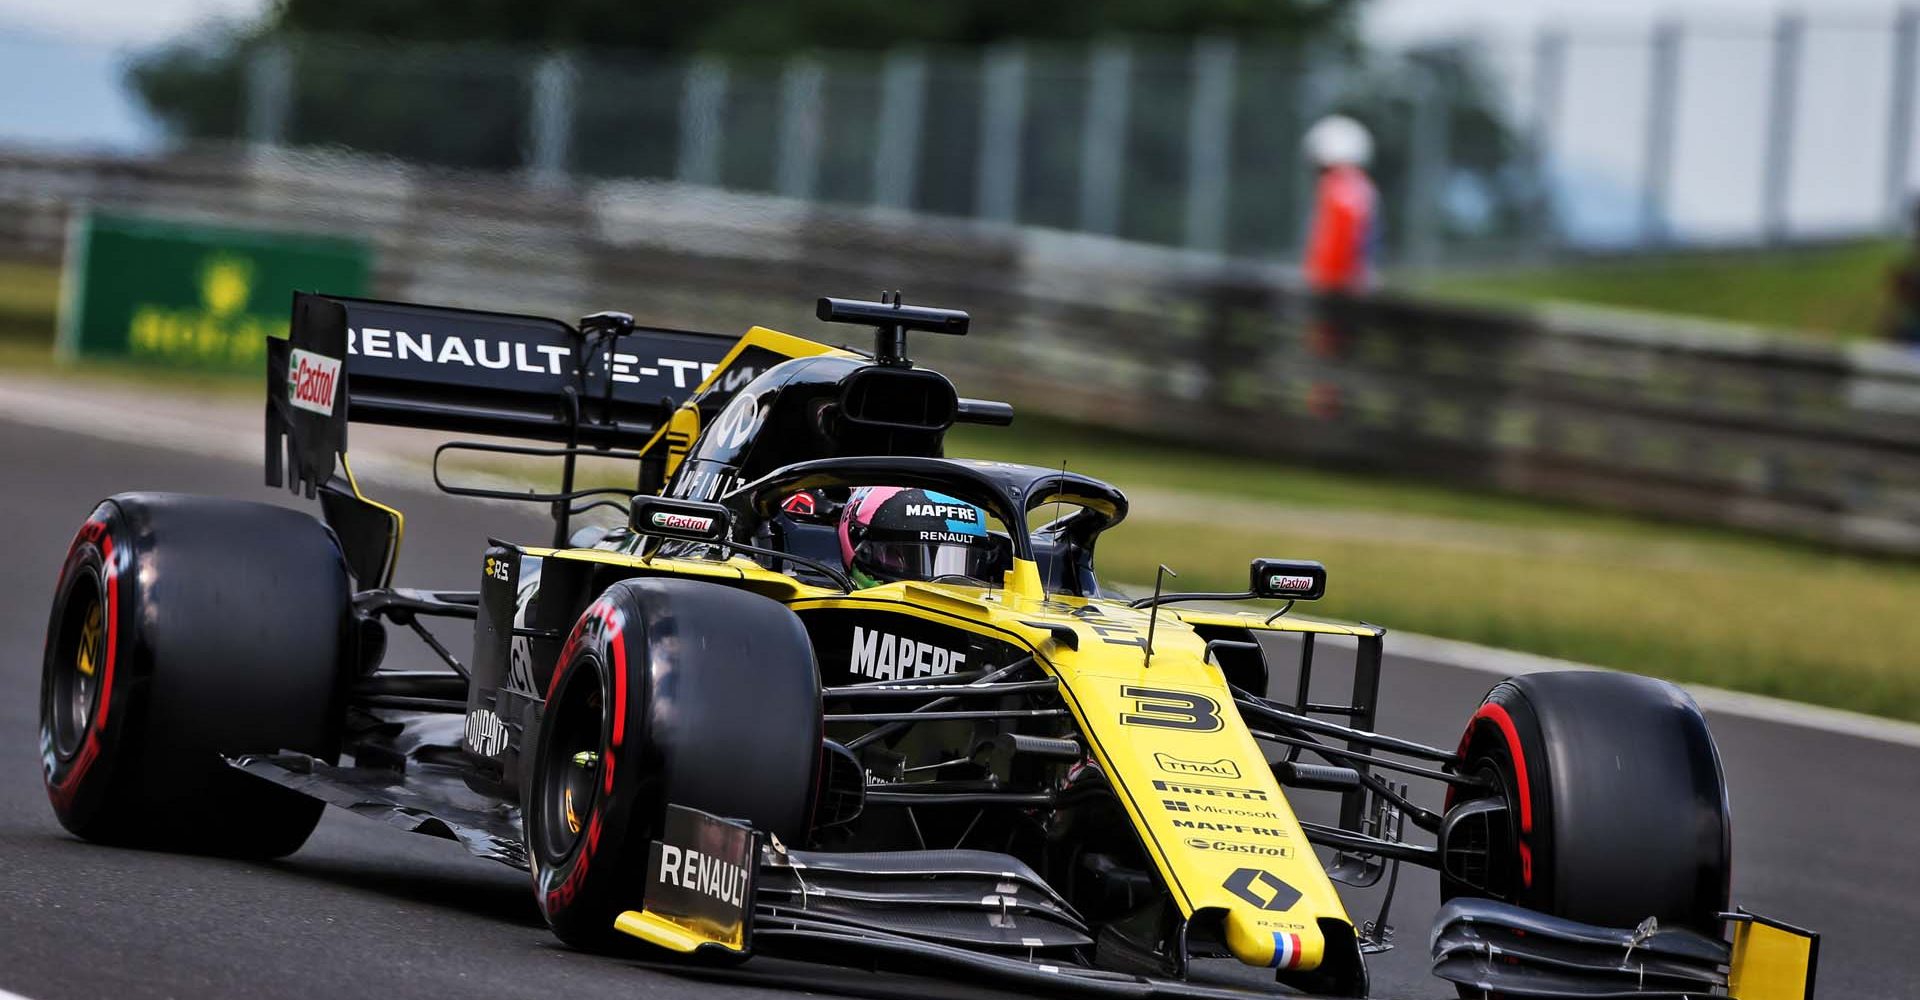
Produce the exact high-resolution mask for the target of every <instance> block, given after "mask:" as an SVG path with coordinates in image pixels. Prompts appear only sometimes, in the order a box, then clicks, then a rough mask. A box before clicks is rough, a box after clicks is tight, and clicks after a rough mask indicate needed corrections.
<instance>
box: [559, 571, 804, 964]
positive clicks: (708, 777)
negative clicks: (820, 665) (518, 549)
mask: <svg viewBox="0 0 1920 1000" xmlns="http://www.w3.org/2000/svg"><path fill="white" fill-rule="evenodd" d="M821 724H822V723H821V716H820V681H819V673H818V671H817V669H816V667H815V665H814V660H813V647H812V644H811V643H810V642H809V641H808V638H807V632H806V629H805V628H804V627H803V626H802V625H801V624H800V619H799V618H798V617H797V616H795V615H794V614H793V612H791V611H789V610H787V609H786V607H784V606H782V605H781V604H780V603H778V602H776V601H773V600H769V599H768V598H765V597H761V596H759V595H757V594H752V593H748V592H746V591H743V590H736V589H734V588H732V587H726V586H722V585H720V584H714V583H704V582H701V581H696V580H662V579H640V580H626V581H622V582H620V583H616V584H614V585H613V586H611V587H608V588H607V589H606V591H604V592H603V593H602V594H601V595H600V597H599V598H598V599H597V600H595V601H594V603H593V604H592V605H591V606H589V607H588V608H587V610H586V611H585V612H584V613H582V615H581V616H580V618H579V620H578V621H577V622H576V623H575V625H574V627H573V631H572V633H571V634H570V635H569V636H568V638H567V641H566V645H565V646H564V648H563V649H562V651H561V654H560V657H559V660H558V666H557V667H556V668H555V670H554V673H553V678H552V680H551V681H550V682H549V687H548V691H547V701H546V706H545V708H544V709H543V711H542V714H541V717H540V721H539V723H538V726H537V734H536V735H535V738H534V741H533V745H534V748H535V749H534V753H533V756H532V761H531V763H530V764H529V765H528V766H527V768H526V769H525V772H524V775H525V781H526V789H525V794H524V797H523V798H522V802H523V803H524V807H523V814H524V816H525V831H526V840H527V856H528V859H529V861H530V862H531V865H532V868H533V877H534V891H535V894H536V895H537V897H538V900H539V904H540V909H541V911H542V912H543V913H545V914H546V918H547V923H548V925H550V926H551V927H552V928H553V931H554V933H555V934H557V935H559V937H560V939H561V940H562V941H565V942H566V943H567V944H569V945H572V946H574V947H576V948H582V949H586V950H594V951H609V950H617V949H622V948H625V947H626V946H628V945H638V944H639V942H638V941H636V940H635V939H633V938H630V937H627V936H626V935H624V934H621V933H619V932H617V931H615V930H614V928H613V922H614V918H615V917H617V916H619V915H620V913H622V912H623V911H626V910H637V909H639V908H640V907H641V905H642V900H641V898H640V895H641V893H640V889H639V887H640V886H642V885H643V884H644V882H643V880H642V878H641V873H642V869H643V868H644V867H645V865H646V860H647V847H648V842H649V841H650V840H652V839H654V838H655V837H657V836H658V835H659V833H660V830H661V826H662V823H663V822H664V820H665V816H666V809H667V805H668V803H673V804H676V805H682V806H690V807H692V808H695V809H700V810H704V811H706V812H709V813H712V814H714V815H716V816H721V817H726V818H730V819H739V820H746V821H749V822H751V823H752V824H753V828H754V829H755V830H759V831H762V832H767V833H772V834H774V835H776V836H779V837H781V838H782V839H785V840H787V841H789V842H793V843H801V842H803V841H804V839H805V836H806V833H807V828H808V826H809V824H810V823H811V820H812V811H813V805H814V798H815V792H814V787H815V776H816V770H817V768H818V766H819V760H820V754H821Z"/></svg>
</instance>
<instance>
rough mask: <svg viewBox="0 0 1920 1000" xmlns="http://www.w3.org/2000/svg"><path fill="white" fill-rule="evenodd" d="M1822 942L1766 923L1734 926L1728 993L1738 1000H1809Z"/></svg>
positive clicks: (1756, 922)
mask: <svg viewBox="0 0 1920 1000" xmlns="http://www.w3.org/2000/svg"><path fill="white" fill-rule="evenodd" d="M1819 948H1820V938H1819V936H1818V935H1815V934H1810V933H1808V932H1806V931H1802V930H1798V929H1796V928H1789V927H1783V926H1781V925H1778V924H1775V923H1771V922H1769V921H1766V920H1759V919H1753V920H1743V921H1741V922H1739V923H1736V924H1734V925H1733V971H1732V972H1731V973H1730V974H1729V975H1728V976H1727V993H1728V995H1729V996H1732V997H1734V998H1735V1000H1810V998H1811V997H1812V996H1813V967H1814V960H1815V957H1816V956H1817V954H1818V953H1819Z"/></svg>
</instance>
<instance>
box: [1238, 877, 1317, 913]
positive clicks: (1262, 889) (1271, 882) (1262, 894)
mask: <svg viewBox="0 0 1920 1000" xmlns="http://www.w3.org/2000/svg"><path fill="white" fill-rule="evenodd" d="M1220 888H1222V889H1225V890H1227V891H1228V892H1230V893H1233V894H1234V895H1236V896H1238V897H1240V898H1241V899H1244V900H1246V901H1247V902H1249V903H1252V904H1253V905H1255V906H1258V907H1259V908H1261V909H1263V910H1272V911H1274V912H1281V911H1285V910H1291V909H1293V904H1295V903H1298V902H1299V901H1300V890H1298V889H1295V888H1294V887H1293V886H1290V885H1288V884H1287V883H1286V882H1285V881H1284V880H1282V879H1281V878H1280V876H1278V875H1275V874H1273V873H1272V872H1269V871H1266V870H1264V869H1260V868H1240V869H1236V870H1235V871H1234V873H1233V874H1231V875H1229V876H1227V880H1226V881H1225V882H1222V883H1220Z"/></svg>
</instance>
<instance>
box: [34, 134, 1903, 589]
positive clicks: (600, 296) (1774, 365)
mask: <svg viewBox="0 0 1920 1000" xmlns="http://www.w3.org/2000/svg"><path fill="white" fill-rule="evenodd" d="M86 205H101V206H110V207H113V208H115V209H119V210H131V211H138V212H145V213H149V214H154V215H159V216H165V217H172V218H184V219H190V220H198V221H204V222H213V223H219V224H225V225H238V226H251V227H264V228H285V229H296V230H306V231H316V232H333V233H348V234H352V235H357V236H361V237H363V238H366V239H369V240H370V241H371V242H372V243H373V244H374V245H375V247H376V249H377V265H376V272H375V290H376V294H379V295H382V296H385V297H391V298H400V299H414V300H419V301H428V302H446V303H457V304H461V305H468V306H473V307H478V308H496V309H507V310H514V311H522V312H535V313H546V314H551V315H558V316H568V315H574V314H579V313H585V312H588V311H592V310H594V309H598V308H603V307H617V308H620V309H624V310H628V311H631V312H633V313H635V314H636V315H640V316H644V317H645V318H646V319H647V320H648V321H649V322H653V323H658V324H662V325H669V326H672V325H679V326H686V327H693V328H704V329H728V328H733V327H739V328H742V329H744V328H745V327H746V326H747V325H750V324H753V323H764V324H767V325H771V326H776V327H784V328H788V329H792V330H794V331H795V332H800V333H804V334H810V335H815V336H820V337H822V338H826V339H830V340H831V339H833V338H835V337H836V336H837V335H836V334H835V332H834V331H833V329H832V328H829V327H824V326H820V325H817V324H816V321H815V320H814V319H813V318H812V316H811V315H810V310H811V304H812V301H813V298H814V297H815V296H816V295H819V294H822V293H827V292H833V293H843V294H857V293H866V292H871V291H877V290H879V289H881V288H893V287H901V288H905V289H907V291H908V292H909V295H910V297H912V298H913V299H915V300H917V301H921V302H939V303H942V304H953V305H961V306H965V307H966V308H968V309H969V310H970V311H972V313H973V314H974V316H975V328H976V329H977V330H979V331H980V334H981V335H980V336H976V337H971V338H967V340H965V341H960V342H953V343H934V342H932V341H933V340H934V338H928V339H927V340H926V341H923V342H920V343H917V344H916V351H917V352H924V353H925V358H924V360H927V361H930V362H935V363H937V364H939V365H940V366H941V367H943V368H944V369H946V370H947V371H949V372H950V373H951V374H953V375H954V376H955V378H956V381H958V382H960V383H961V384H962V385H963V387H965V389H966V391H967V392H969V393H973V394H982V395H993V396H997V397H1000V398H1005V399H1009V400H1011V401H1012V402H1014V403H1015V404H1016V405H1018V406H1019V407H1021V408H1022V409H1023V410H1024V411H1026V412H1032V413H1040V414H1045V415H1049V416H1054V417H1059V418H1063V419H1071V420H1077V421H1085V422H1089V423H1093V424H1097V425H1101V426H1106V427H1111V428H1114V429H1116V430H1124V431H1128V432H1133V433H1138V434H1142V435H1147V436H1151V437H1156V438H1161V439H1166V440H1173V441H1179V442H1186V443H1194V444H1200V445H1205V446H1209V447H1216V448H1224V449H1232V450H1234V451H1237V452H1242V453H1246V454H1250V455H1255V456H1272V457H1284V458H1290V459H1296V460H1301V459H1304V460H1308V461H1314V462H1321V463H1326V464H1329V465H1337V466H1342V467H1349V468H1367V469H1379V470H1388V471H1396V472H1404V473H1409V474H1414V475H1420V476H1427V477H1435V478H1439V479H1444V480H1447V481H1452V482H1460V483H1469V484H1475V485H1481V486H1489V487H1494V488H1498V489H1502V490H1509V491H1513V492H1518V493H1523V494H1529V495H1536V496H1547V497H1556V498H1564V499H1569V500H1575V501H1579V502H1584V503H1592V504H1597V505H1601V506H1612V507H1620V508H1626V509H1633V510H1639V511H1644V512H1651V513H1655V514H1660V515H1666V516H1672V517H1676V518H1683V519H1687V520H1694V521H1702V522H1709V523H1720V524H1729V525H1735V526H1740V527H1746V528H1752V529H1757V530H1763V531H1769V532H1778V533H1784V534H1791V535H1797V536H1804V537H1808V538H1812V539H1816V540H1819V541H1823V542H1828V543H1833V544H1839V545H1844V546H1848V547H1855V548H1862V549H1869V550H1878V551H1889V552H1898V553H1920V360H1916V359H1915V358H1914V357H1912V356H1909V355H1908V354H1906V353H1904V352H1899V351H1895V350H1892V349H1887V348H1881V347H1877V346H1854V347H1841V346H1835V345H1832V344H1827V343H1822V342H1816V341H1811V340H1804V339H1799V338H1793V337H1789V336H1782V335H1777V334H1769V333H1765V332H1761V331H1755V330H1748V329H1734V328H1727V327H1719V326H1715V325H1711V324H1705V323H1697V322H1683V321H1673V320H1668V319H1664V318H1658V317H1638V316H1631V317H1629V316H1623V315H1622V314H1619V313H1601V312H1586V311H1573V310H1544V311H1533V312H1525V311H1511V310H1496V309H1489V308H1476V307H1464V306H1456V305H1446V304H1437V303H1434V302H1429V301H1424V300H1416V299H1411V298H1404V297H1399V296H1394V295H1381V296H1376V297H1369V298H1364V299H1353V300H1338V301H1318V302H1316V301H1312V300H1310V299H1309V298H1308V297H1306V296H1304V295H1303V294H1302V293H1301V292H1300V291H1299V289H1298V287H1297V286H1296V285H1295V284H1294V283H1293V281H1292V279H1291V277H1290V275H1289V274H1288V273H1287V272H1285V271H1284V270H1282V269H1280V268H1277V267H1272V266H1265V265H1258V264H1250V263H1247V262H1242V261H1233V260H1228V259H1225V258H1220V257H1216V256H1211V255H1203V254H1194V253H1189V252H1183V251H1176V250H1168V249H1164V248H1156V247H1146V246H1141V245H1137V244H1127V243H1121V242H1117V241H1113V240H1108V239H1103V238H1097V237H1087V236H1081V235H1074V234H1066V233H1060V232H1055V231H1047V230H1033V229H1020V228H1015V227H1011V226H1004V225H983V224H978V223H970V222H958V221H952V220H936V219H927V218H925V217H920V216H914V215H909V214H905V213H900V212H889V211H879V210H847V209H829V208H823V207H821V206H818V205H812V204H806V203H802V202H798V201H791V200H786V199H780V198H776V197H769V196H760V195H741V194H735V193H725V192H719V191H714V190H711V189H703V188H690V187H684V186H677V185H670V184H654V183H633V182H623V183H614V182H607V183H600V184H593V185H584V186H578V187H569V188H555V187H552V186H549V185H541V186H531V185H527V184H524V183H520V182H518V181H516V180H513V179H503V178H500V177H497V176H492V177H477V176H451V175H438V174H430V173H425V172H421V171H419V170H417V169H413V168H407V167H402V166H397V165H393V164H391V163H387V162H372V161H367V160H364V159H355V158H345V157H326V156H295V155H290V154H285V153H271V154H252V153H248V152H247V151H246V150H244V149H228V150H213V151H201V152H199V153H195V154H192V155H183V156H179V157H174V158H166V159H159V160H152V161H126V160H111V159H81V158H65V159H61V158H35V157H29V156H20V155H14V156H0V255H11V256H26V257H33V258H37V259H41V260H48V261H53V260H57V259H58V258H59V254H60V247H61V244H62V241H63V239H64V233H65V224H66V220H67V218H68V217H69V216H70V214H71V213H73V212H74V211H76V210H78V209H80V208H81V207H83V206H86Z"/></svg>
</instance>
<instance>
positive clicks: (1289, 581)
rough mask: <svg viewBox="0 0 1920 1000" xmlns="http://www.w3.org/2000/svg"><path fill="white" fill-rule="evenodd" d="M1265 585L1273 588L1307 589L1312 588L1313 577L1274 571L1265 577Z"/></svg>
mask: <svg viewBox="0 0 1920 1000" xmlns="http://www.w3.org/2000/svg"><path fill="white" fill-rule="evenodd" d="M1267 586H1268V587H1269V588H1271V589H1273V590H1299V591H1308V590H1312V589H1313V577H1310V576H1287V575H1285V574H1282V573H1275V574H1274V575H1273V576H1271V577H1268V578H1267Z"/></svg>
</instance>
